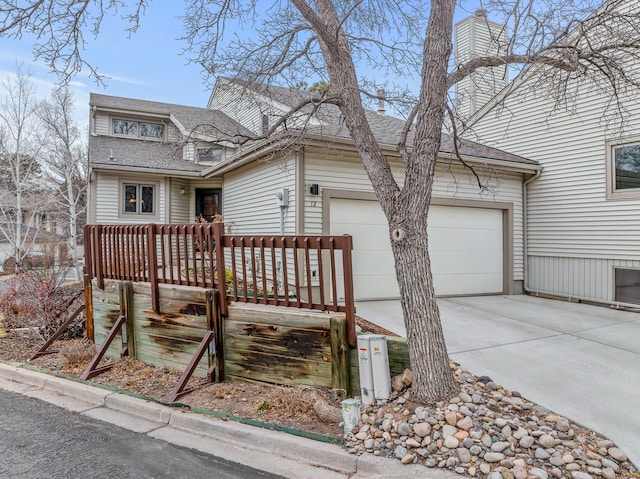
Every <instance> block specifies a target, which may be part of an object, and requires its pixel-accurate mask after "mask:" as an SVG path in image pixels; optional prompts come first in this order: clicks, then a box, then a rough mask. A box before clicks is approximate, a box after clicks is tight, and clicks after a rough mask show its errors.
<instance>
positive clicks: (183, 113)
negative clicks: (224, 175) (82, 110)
mask: <svg viewBox="0 0 640 479" xmlns="http://www.w3.org/2000/svg"><path fill="white" fill-rule="evenodd" d="M89 103H90V104H91V105H95V106H98V107H107V108H119V109H125V110H131V111H132V112H140V113H155V114H166V115H173V116H174V117H175V118H176V120H178V121H179V122H180V124H181V125H182V126H184V128H185V129H186V130H187V131H191V130H193V129H194V128H196V127H197V126H199V125H215V127H216V131H218V132H219V134H220V138H219V139H221V140H222V139H232V138H234V137H236V136H244V137H246V136H249V137H250V136H252V133H251V132H250V131H249V130H247V129H246V128H245V127H243V126H242V125H241V124H240V123H237V122H236V121H235V120H233V119H231V118H229V117H228V116H227V115H225V114H224V113H222V112H221V111H219V110H211V109H209V108H198V107H194V106H185V105H176V104H173V103H163V102H158V101H149V100H137V99H134V98H123V97H118V96H110V95H102V94H99V93H92V94H91V98H90V101H89Z"/></svg>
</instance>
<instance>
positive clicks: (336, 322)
mask: <svg viewBox="0 0 640 479" xmlns="http://www.w3.org/2000/svg"><path fill="white" fill-rule="evenodd" d="M211 291H212V290H207V289H203V288H196V287H186V286H176V285H162V284H161V285H159V301H160V311H161V313H156V312H154V311H153V308H152V300H151V288H150V286H149V284H145V283H131V282H123V281H115V280H107V281H105V288H104V290H101V289H99V288H97V287H94V288H93V327H94V338H95V342H96V344H97V345H101V344H102V343H104V341H105V339H106V336H107V334H108V332H109V330H110V329H111V327H112V326H113V324H114V323H115V321H116V320H117V318H118V317H119V316H120V315H124V314H125V313H126V315H127V317H128V318H129V320H128V324H129V325H130V326H129V327H128V330H129V331H132V332H133V334H129V336H130V337H129V338H128V340H129V341H128V344H129V352H130V356H132V357H135V358H136V359H139V360H140V361H143V362H146V363H149V364H153V365H157V366H170V367H173V368H176V369H179V370H181V371H184V370H185V369H186V368H187V366H188V364H189V361H190V360H191V358H192V357H193V355H194V353H195V352H196V349H197V347H198V345H199V343H200V341H201V340H202V338H203V337H204V335H205V333H206V332H207V331H208V330H209V328H212V326H211V318H208V316H207V301H208V300H209V301H210V300H211V296H212V295H211ZM207 293H208V294H207ZM207 298H209V299H207ZM123 305H128V306H126V307H125V306H123ZM125 309H126V310H127V311H125ZM223 336H224V343H223V344H224V363H225V375H226V376H227V377H237V378H243V379H249V380H256V381H263V382H269V383H274V384H286V385H310V386H320V387H326V388H328V389H333V390H336V391H344V392H343V393H342V394H337V395H338V396H343V397H346V396H347V395H349V394H348V392H349V391H351V393H352V394H351V395H353V393H356V394H359V392H357V391H358V390H357V389H356V390H355V391H354V390H352V388H351V384H352V382H353V381H352V379H353V378H355V383H356V384H357V382H358V381H357V377H358V372H357V371H358V370H357V357H356V356H354V354H353V351H352V350H350V349H349V346H348V344H347V324H346V320H345V319H344V315H340V314H338V315H336V314H335V313H334V314H327V313H322V312H314V311H308V310H303V309H294V308H278V307H274V306H267V305H255V304H243V303H231V304H230V305H229V307H228V317H227V318H226V319H225V320H224V331H223ZM121 347H122V341H121V339H120V338H119V337H118V338H116V340H115V341H114V342H113V343H112V345H111V347H110V348H109V350H108V352H107V355H108V356H111V357H118V356H119V354H120V350H121ZM131 353H133V354H131ZM352 359H353V360H352ZM211 364H213V358H212V356H210V355H209V354H205V355H204V357H203V359H202V360H201V361H200V362H199V364H198V368H197V369H196V371H195V374H196V375H198V376H202V377H205V376H206V375H207V370H208V368H209V367H210V365H211ZM354 368H355V369H354Z"/></svg>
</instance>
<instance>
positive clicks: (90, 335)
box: [84, 272, 96, 342]
mask: <svg viewBox="0 0 640 479" xmlns="http://www.w3.org/2000/svg"><path fill="white" fill-rule="evenodd" d="M84 317H85V318H86V319H85V323H84V325H85V335H86V336H87V339H88V340H90V341H94V342H95V340H96V338H95V328H94V324H93V285H92V284H91V276H90V275H88V274H87V273H86V272H85V274H84Z"/></svg>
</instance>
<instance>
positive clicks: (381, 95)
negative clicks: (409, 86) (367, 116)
mask: <svg viewBox="0 0 640 479" xmlns="http://www.w3.org/2000/svg"><path fill="white" fill-rule="evenodd" d="M384 99H385V92H384V90H383V89H380V90H378V115H384V114H385V113H386V112H387V111H386V110H385V109H384Z"/></svg>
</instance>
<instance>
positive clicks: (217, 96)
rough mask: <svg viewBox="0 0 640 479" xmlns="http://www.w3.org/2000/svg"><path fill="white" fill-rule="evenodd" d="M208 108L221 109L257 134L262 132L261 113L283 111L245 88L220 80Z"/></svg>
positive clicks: (273, 113) (277, 113) (278, 113)
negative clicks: (260, 99) (259, 98)
mask: <svg viewBox="0 0 640 479" xmlns="http://www.w3.org/2000/svg"><path fill="white" fill-rule="evenodd" d="M209 108H211V109H213V110H220V111H222V112H223V113H225V114H226V115H228V116H229V117H231V118H233V119H234V120H235V121H237V122H238V123H240V124H241V125H242V126H244V127H245V128H247V129H249V130H250V131H252V132H253V133H255V134H258V135H259V134H261V133H262V115H282V114H283V113H284V110H278V109H276V108H273V106H271V105H269V104H267V103H266V102H262V101H259V100H258V99H257V98H256V97H255V96H254V95H251V94H249V92H248V91H247V90H244V89H243V88H241V87H239V86H237V85H230V84H229V83H227V82H224V81H220V80H219V81H218V84H217V85H216V89H215V92H214V95H213V96H212V97H211V100H210V101H209Z"/></svg>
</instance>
